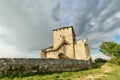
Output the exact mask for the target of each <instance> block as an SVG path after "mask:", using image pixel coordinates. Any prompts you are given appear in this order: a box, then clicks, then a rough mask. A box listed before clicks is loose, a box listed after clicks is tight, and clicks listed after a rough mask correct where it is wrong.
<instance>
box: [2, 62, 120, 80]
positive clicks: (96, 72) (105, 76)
mask: <svg viewBox="0 0 120 80" xmlns="http://www.w3.org/2000/svg"><path fill="white" fill-rule="evenodd" d="M94 66H95V68H93V69H91V70H83V71H76V72H62V73H53V74H36V75H31V76H24V77H12V78H10V77H4V78H3V79H2V80H120V66H119V65H114V64H111V63H108V62H107V63H104V64H102V63H98V64H95V65H94Z"/></svg>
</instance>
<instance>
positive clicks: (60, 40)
mask: <svg viewBox="0 0 120 80" xmlns="http://www.w3.org/2000/svg"><path fill="white" fill-rule="evenodd" d="M41 58H56V59H61V58H69V59H79V60H88V59H90V50H89V45H88V40H87V39H84V40H79V41H76V36H75V33H74V29H73V27H72V26H70V27H62V28H59V29H54V30H53V44H52V46H50V47H48V48H46V49H42V50H41Z"/></svg>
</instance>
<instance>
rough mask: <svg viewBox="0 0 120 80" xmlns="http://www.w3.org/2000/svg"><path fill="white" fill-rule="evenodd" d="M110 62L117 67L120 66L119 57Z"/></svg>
mask: <svg viewBox="0 0 120 80" xmlns="http://www.w3.org/2000/svg"><path fill="white" fill-rule="evenodd" d="M110 62H111V63H113V64H116V65H120V58H119V57H117V58H112V59H111V61H110Z"/></svg>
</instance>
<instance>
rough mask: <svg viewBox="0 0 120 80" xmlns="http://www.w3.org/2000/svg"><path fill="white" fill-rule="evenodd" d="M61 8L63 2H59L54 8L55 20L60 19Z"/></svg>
mask: <svg viewBox="0 0 120 80" xmlns="http://www.w3.org/2000/svg"><path fill="white" fill-rule="evenodd" d="M60 9H61V4H60V3H58V4H57V5H56V6H55V7H54V8H53V14H52V16H53V18H54V19H55V21H59V20H60V18H59V14H60Z"/></svg>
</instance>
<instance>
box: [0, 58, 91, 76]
mask: <svg viewBox="0 0 120 80" xmlns="http://www.w3.org/2000/svg"><path fill="white" fill-rule="evenodd" d="M91 65H92V64H91V60H88V61H84V60H72V59H35V58H28V59H27V58H13V59H12V58H1V59H0V75H1V76H4V75H16V74H17V75H25V74H29V73H53V72H63V71H76V70H82V69H90V68H91Z"/></svg>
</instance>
